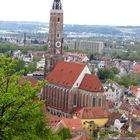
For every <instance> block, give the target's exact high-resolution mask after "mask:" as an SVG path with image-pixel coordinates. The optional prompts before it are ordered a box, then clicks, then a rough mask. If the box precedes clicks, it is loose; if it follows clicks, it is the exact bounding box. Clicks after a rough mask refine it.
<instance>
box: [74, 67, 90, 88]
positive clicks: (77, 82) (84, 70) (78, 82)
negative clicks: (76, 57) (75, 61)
mask: <svg viewBox="0 0 140 140" xmlns="http://www.w3.org/2000/svg"><path fill="white" fill-rule="evenodd" d="M85 74H91V72H90V70H89V68H88V66H85V68H84V69H83V71H82V72H81V74H80V75H79V77H78V78H77V80H76V81H75V83H74V85H73V86H72V89H73V88H78V87H79V86H80V84H81V82H82V80H83V78H84V76H85Z"/></svg>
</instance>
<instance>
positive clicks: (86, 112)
mask: <svg viewBox="0 0 140 140" xmlns="http://www.w3.org/2000/svg"><path fill="white" fill-rule="evenodd" d="M77 117H78V118H80V119H98V118H108V117H109V113H108V111H107V110H105V109H104V108H101V107H84V108H83V109H81V110H80V111H78V112H77Z"/></svg>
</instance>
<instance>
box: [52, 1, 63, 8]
mask: <svg viewBox="0 0 140 140" xmlns="http://www.w3.org/2000/svg"><path fill="white" fill-rule="evenodd" d="M52 9H53V10H62V3H61V0H54V2H53V6H52Z"/></svg>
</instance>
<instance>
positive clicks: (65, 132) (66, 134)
mask: <svg viewBox="0 0 140 140" xmlns="http://www.w3.org/2000/svg"><path fill="white" fill-rule="evenodd" d="M57 134H58V135H59V136H60V137H61V140H69V139H70V138H71V137H72V136H71V134H70V130H69V129H68V128H62V129H60V130H59V131H58V132H57Z"/></svg>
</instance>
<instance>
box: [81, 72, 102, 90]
mask: <svg viewBox="0 0 140 140" xmlns="http://www.w3.org/2000/svg"><path fill="white" fill-rule="evenodd" d="M79 89H83V90H86V91H90V92H101V91H103V86H102V83H101V82H100V80H99V79H98V77H97V76H95V75H91V74H86V75H85V76H84V79H83V80H82V83H81V84H80V87H79Z"/></svg>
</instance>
